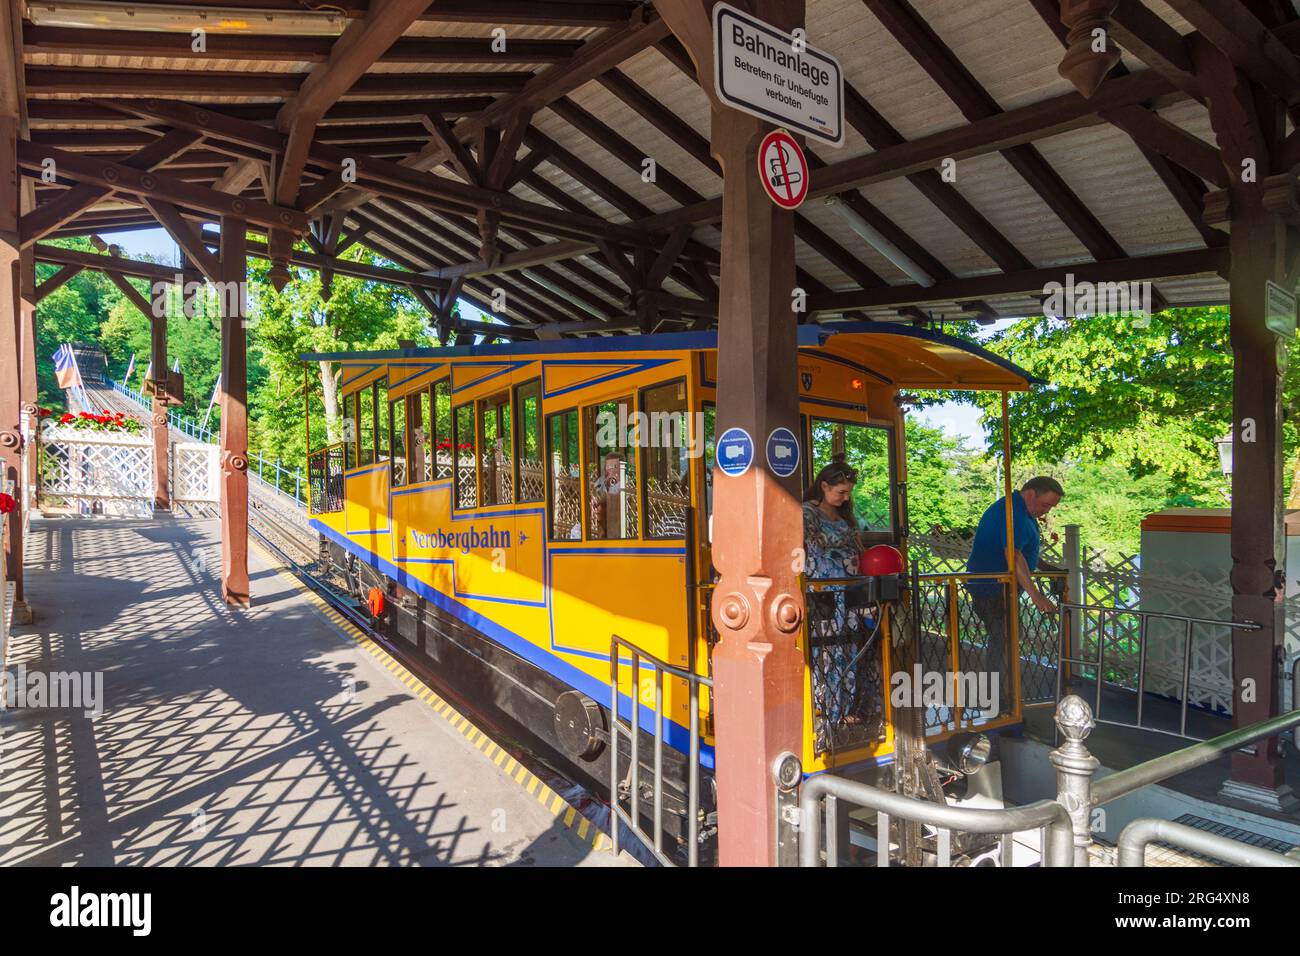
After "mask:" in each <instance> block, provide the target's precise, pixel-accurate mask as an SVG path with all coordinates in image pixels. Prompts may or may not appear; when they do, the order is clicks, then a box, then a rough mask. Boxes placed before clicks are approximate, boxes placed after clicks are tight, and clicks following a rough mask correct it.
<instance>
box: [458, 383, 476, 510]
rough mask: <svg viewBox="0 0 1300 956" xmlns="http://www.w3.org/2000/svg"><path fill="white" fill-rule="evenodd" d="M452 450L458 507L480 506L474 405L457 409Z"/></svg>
mask: <svg viewBox="0 0 1300 956" xmlns="http://www.w3.org/2000/svg"><path fill="white" fill-rule="evenodd" d="M453 422H454V425H455V427H454V428H453V435H452V444H453V446H454V447H453V449H452V452H453V454H454V458H455V462H456V507H457V508H475V507H477V506H478V472H477V469H476V467H475V460H474V405H473V403H470V404H467V405H462V406H460V408H458V409H456V414H455V417H454V419H453Z"/></svg>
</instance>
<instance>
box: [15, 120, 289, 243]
mask: <svg viewBox="0 0 1300 956" xmlns="http://www.w3.org/2000/svg"><path fill="white" fill-rule="evenodd" d="M18 155H19V163H20V164H21V165H22V166H23V167H25V168H27V169H37V170H38V169H42V168H43V167H42V162H43V161H44V160H47V159H50V160H53V161H54V163H55V168H56V169H57V170H58V175H59V176H61V177H70V178H72V179H76V180H77V181H79V182H86V183H93V184H95V185H98V186H102V187H105V188H108V189H111V190H114V191H118V190H121V191H123V192H129V193H134V194H136V195H139V196H145V197H149V198H151V199H159V200H162V201H163V202H171V203H176V204H179V205H185V206H192V207H195V208H198V209H202V210H204V211H206V212H211V213H214V214H216V215H229V216H236V217H241V218H246V219H247V221H249V222H252V223H256V224H258V225H264V226H268V227H271V228H275V229H287V230H289V231H290V232H293V233H299V234H300V233H303V232H306V231H307V228H308V221H307V217H306V215H304V214H303V213H300V212H297V211H296V210H293V209H285V208H282V207H278V206H272V205H271V204H269V203H264V202H260V201H257V200H251V199H242V198H236V197H234V196H230V195H227V194H226V193H220V192H217V191H216V190H214V189H208V188H205V187H203V186H196V185H194V184H192V183H184V182H181V181H179V180H177V179H174V178H172V177H171V176H165V175H163V174H161V173H156V172H142V171H140V170H138V169H132V168H131V167H130V166H125V165H122V164H120V163H106V162H103V161H102V160H97V159H94V158H91V157H88V156H83V155H81V154H78V153H70V152H67V151H65V150H59V149H52V148H50V147H48V146H41V145H39V144H37V143H29V142H20V143H19V144H18Z"/></svg>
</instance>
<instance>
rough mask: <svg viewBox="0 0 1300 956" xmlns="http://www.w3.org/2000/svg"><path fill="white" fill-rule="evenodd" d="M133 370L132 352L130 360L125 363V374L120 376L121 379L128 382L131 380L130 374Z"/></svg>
mask: <svg viewBox="0 0 1300 956" xmlns="http://www.w3.org/2000/svg"><path fill="white" fill-rule="evenodd" d="M134 372H135V353H134V352H132V353H131V361H129V362H127V363H126V374H125V375H123V376H122V381H123V382H124V383H129V382H130V381H131V375H132V373H134Z"/></svg>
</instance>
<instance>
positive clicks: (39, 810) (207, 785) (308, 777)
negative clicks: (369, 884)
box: [0, 518, 617, 866]
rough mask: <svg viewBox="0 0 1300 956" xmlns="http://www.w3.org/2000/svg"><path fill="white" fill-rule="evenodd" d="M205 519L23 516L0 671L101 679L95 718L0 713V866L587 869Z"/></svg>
mask: <svg viewBox="0 0 1300 956" xmlns="http://www.w3.org/2000/svg"><path fill="white" fill-rule="evenodd" d="M219 564H220V548H219V545H218V538H217V525H216V523H215V522H213V521H203V520H179V519H171V518H159V519H154V520H137V519H93V518H71V519H45V520H39V519H38V520H33V522H32V534H31V536H30V539H29V542H28V565H27V568H28V593H29V595H30V600H31V604H32V606H33V608H34V610H35V613H36V617H35V620H34V622H33V624H32V625H30V626H28V627H24V628H18V629H16V630H15V633H14V635H13V640H12V644H11V648H10V654H9V660H8V664H7V667H8V671H9V673H10V675H11V676H16V675H17V673H18V668H19V666H20V665H21V666H23V667H24V668H25V669H26V670H27V671H39V672H71V671H76V672H91V673H100V674H102V675H103V697H104V704H103V707H104V710H103V713H102V714H101V715H100V716H98V717H97V718H95V719H91V718H90V717H87V716H85V715H84V714H83V712H82V710H80V709H77V710H70V709H58V710H55V709H33V708H27V709H18V710H8V711H5V712H2V713H0V865H14V864H26V865H46V866H58V865H117V866H143V865H250V864H252V865H268V864H279V865H292V866H301V865H326V866H333V865H366V866H370V865H428V866H445V865H451V866H455V865H475V866H477V865H508V864H514V865H543V866H544V865H593V864H594V865H602V864H606V865H607V864H613V863H616V862H617V861H615V860H614V859H613V858H612V857H611V856H610V855H609V854H608V853H605V852H596V851H593V850H592V849H591V847H590V846H588V845H587V844H586V843H584V842H582V841H580V840H579V839H578V838H577V837H576V835H575V834H574V833H573V832H572V831H570V830H568V829H566V828H565V827H563V826H562V825H559V824H558V823H557V820H556V819H555V818H554V817H553V816H552V815H551V814H550V813H549V812H547V811H546V810H545V809H544V808H543V807H541V806H540V805H539V804H538V803H537V801H536V799H535V798H533V797H531V796H530V795H528V794H527V793H526V792H525V791H524V790H523V789H522V788H520V787H519V786H518V785H517V784H515V783H514V781H513V780H511V779H510V778H508V777H507V776H506V775H505V774H503V773H502V772H501V771H500V770H499V769H498V768H497V767H496V766H494V765H493V764H492V762H491V761H489V760H488V759H487V758H486V757H485V756H484V755H483V753H482V752H481V751H479V750H478V749H477V748H476V747H474V746H472V745H471V744H470V743H469V741H467V740H466V739H465V738H464V737H463V736H462V735H461V734H459V733H457V732H456V731H455V730H454V729H452V728H451V727H450V726H449V725H447V724H446V723H445V722H444V721H442V720H441V718H439V717H437V716H436V715H435V714H434V713H433V711H432V710H431V709H430V708H429V707H428V706H427V705H425V704H422V703H421V702H420V701H418V700H417V699H416V698H415V697H414V696H412V693H411V692H410V691H409V690H408V689H407V688H406V687H405V686H403V685H402V684H400V683H399V682H398V681H397V680H396V679H395V678H393V677H392V675H391V674H390V673H389V672H388V671H387V670H385V669H384V668H383V666H382V665H380V664H379V663H378V662H376V661H375V659H374V658H372V657H371V656H370V655H369V654H366V653H363V652H362V651H361V650H360V649H359V648H358V647H357V645H356V644H355V643H353V642H352V641H351V640H350V639H348V638H347V637H346V636H344V635H343V634H342V633H340V632H339V631H338V630H337V629H336V628H334V626H333V625H332V624H330V623H329V622H328V621H326V620H325V619H324V617H322V616H321V615H320V614H319V613H318V612H317V611H316V610H315V609H314V608H313V607H312V606H311V605H310V604H309V603H308V602H307V601H306V600H305V599H304V597H303V595H302V593H301V592H300V591H299V590H298V589H297V588H296V587H295V586H294V583H293V582H292V581H290V580H289V579H288V578H286V577H285V576H283V575H282V574H281V573H279V572H278V571H276V570H274V569H272V568H270V567H268V566H266V564H265V563H264V562H263V561H262V560H261V558H260V555H258V553H257V552H256V551H255V550H254V551H251V552H250V572H251V577H252V591H253V602H254V606H253V607H252V608H251V609H248V610H236V609H233V608H229V607H227V606H226V605H225V604H224V603H223V602H222V600H221V596H220V589H219V584H218V581H217V576H216V573H215V569H217V568H218V567H219Z"/></svg>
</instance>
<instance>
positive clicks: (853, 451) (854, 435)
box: [811, 418, 894, 532]
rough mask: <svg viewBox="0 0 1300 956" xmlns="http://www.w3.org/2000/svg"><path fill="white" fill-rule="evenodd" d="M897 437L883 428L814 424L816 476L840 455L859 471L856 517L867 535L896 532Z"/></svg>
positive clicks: (813, 468)
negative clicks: (895, 452)
mask: <svg viewBox="0 0 1300 956" xmlns="http://www.w3.org/2000/svg"><path fill="white" fill-rule="evenodd" d="M893 437H894V436H893V432H892V431H891V430H890V429H888V428H885V427H883V426H880V425H853V424H849V423H847V422H832V421H826V420H825V419H818V418H814V419H813V420H812V460H811V467H812V473H813V474H814V475H816V474H817V472H818V471H820V470H821V469H822V468H823V467H825V466H826V465H828V464H830V462H831V460H832V459H833V458H834V456H836V455H843V456H844V459H845V461H846V462H847V463H848V464H849V465H850V466H852V467H853V468H855V469H857V472H858V482H857V484H856V485H854V487H853V513H854V514H855V515H857V517H858V522H859V523H860V524H861V526H862V530H863V531H881V532H891V531H893V530H894V506H893V494H892V489H893V484H894V482H893V477H894V455H893Z"/></svg>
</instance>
